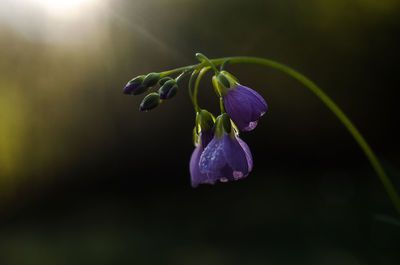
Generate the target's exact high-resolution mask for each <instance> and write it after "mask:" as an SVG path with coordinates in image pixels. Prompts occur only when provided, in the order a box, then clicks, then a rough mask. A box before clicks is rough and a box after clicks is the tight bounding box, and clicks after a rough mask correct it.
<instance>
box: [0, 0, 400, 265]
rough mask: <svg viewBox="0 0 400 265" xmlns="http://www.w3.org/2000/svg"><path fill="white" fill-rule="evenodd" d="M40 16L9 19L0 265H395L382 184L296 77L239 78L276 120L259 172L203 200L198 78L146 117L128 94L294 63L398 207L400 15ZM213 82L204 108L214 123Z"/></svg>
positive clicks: (233, 6) (139, 6)
mask: <svg viewBox="0 0 400 265" xmlns="http://www.w3.org/2000/svg"><path fill="white" fill-rule="evenodd" d="M32 1H33V0H21V1H15V2H14V1H9V0H6V1H5V3H3V4H2V6H0V264H5V265H9V264H41V265H43V264H398V262H399V260H400V255H399V253H400V251H399V248H400V247H399V239H400V226H399V223H398V222H399V221H396V219H397V220H398V215H397V214H396V212H395V211H394V208H393V206H392V205H391V202H390V200H389V198H388V196H387V194H386V193H385V191H384V188H383V186H382V184H381V183H380V181H379V179H378V177H377V176H376V175H375V173H374V171H373V170H372V168H371V166H370V165H369V164H368V161H367V159H366V158H365V156H364V155H363V153H362V151H361V150H360V148H359V147H358V146H357V144H356V142H355V141H354V140H353V139H352V137H351V136H350V134H349V133H348V132H347V131H346V129H345V128H344V127H343V126H342V125H341V124H340V122H339V121H338V120H337V119H336V118H335V116H334V115H333V114H332V113H331V112H330V111H329V110H328V109H327V108H326V107H325V106H324V105H323V104H322V103H321V102H320V101H319V100H318V99H317V98H316V97H315V96H314V95H313V94H311V93H310V92H309V91H308V90H307V88H305V87H303V86H302V85H301V84H299V83H297V82H296V81H294V80H293V79H291V78H290V77H288V76H286V75H284V74H283V73H280V72H277V71H276V70H272V69H267V68H262V67H260V66H251V65H232V66H229V67H228V70H229V71H230V72H232V73H233V74H234V75H235V76H237V77H238V78H239V79H240V82H241V83H242V84H245V85H247V86H249V87H251V88H253V89H255V90H257V91H258V92H259V93H260V94H262V95H263V96H264V98H265V99H266V101H267V103H268V105H269V112H268V113H267V114H266V115H265V116H264V117H262V118H261V120H260V122H259V125H258V127H257V128H256V130H254V131H252V132H249V133H242V134H241V137H242V138H243V139H244V140H245V141H246V142H247V143H248V145H249V146H250V148H251V150H252V152H253V156H254V165H255V167H254V170H253V172H252V173H251V174H250V175H249V177H248V178H247V179H244V180H241V181H238V182H233V183H225V184H221V183H218V184H216V185H215V186H205V185H203V186H200V187H198V188H196V189H193V188H191V186H190V176H189V166H188V164H189V158H190V155H191V152H192V151H193V144H192V129H193V124H194V112H193V110H192V106H191V103H190V100H189V97H188V94H187V91H186V84H187V79H186V80H184V82H182V83H181V85H180V91H179V94H178V95H177V96H176V97H175V98H174V99H173V100H171V101H166V102H163V103H162V105H160V106H159V107H158V108H157V109H155V110H153V111H151V112H147V113H141V112H139V111H138V106H139V104H140V101H141V99H142V96H138V97H133V96H125V95H123V94H122V88H123V86H124V85H125V83H126V82H127V81H128V80H129V79H131V78H132V77H134V76H137V75H140V74H146V73H148V72H160V71H165V70H168V69H172V68H175V67H180V66H184V65H188V64H194V63H196V59H195V57H194V54H195V53H196V52H202V53H204V54H206V55H207V56H208V57H210V58H217V57H224V56H235V55H247V56H259V57H264V58H269V59H273V60H276V61H279V62H282V63H284V64H286V65H289V66H291V67H293V68H295V69H297V70H299V71H300V72H302V73H303V74H305V75H306V76H308V77H309V78H311V79H312V80H313V81H315V82H316V83H317V84H318V85H320V86H321V87H322V88H323V89H324V91H325V92H327V94H328V95H330V96H331V98H332V99H333V100H334V101H335V102H336V103H338V105H339V106H340V107H341V108H342V109H343V110H344V112H345V113H347V114H348V116H349V117H350V119H351V120H352V121H353V122H354V123H355V124H356V126H357V127H358V128H359V129H360V131H361V133H362V134H363V135H364V136H365V137H366V139H367V141H368V142H369V143H370V144H371V147H372V148H373V149H374V150H375V152H376V154H377V155H378V157H379V158H380V159H381V161H382V163H383V164H384V166H385V168H386V169H387V171H388V174H389V176H390V178H391V179H392V181H393V183H394V184H395V186H396V189H397V190H398V191H399V188H398V187H399V185H400V174H399V171H398V170H399V162H400V155H399V153H398V150H399V147H400V142H399V139H398V135H399V129H398V128H397V125H398V124H397V123H398V113H399V112H398V97H396V96H395V95H396V92H397V90H398V88H399V81H400V80H399V79H400V78H399V74H398V61H399V58H400V56H399V55H400V51H399V48H398V47H399V39H400V38H399V29H400V20H399V14H400V12H399V11H400V4H399V2H398V1H395V0H382V1H373V0H350V1H349V0H325V1H319V0H285V1H282V0H266V1H261V0H260V1H238V0H229V1H228V0H226V1H211V0H209V1H208V0H207V1H183V0H169V1H162V0H158V1H144V0H135V1H127V0H125V1H123V0H118V1H105V0H97V1H96V0H87V1H88V2H87V3H86V4H85V5H82V6H81V7H79V10H75V9H72V8H71V10H68V11H65V10H64V11H62V12H61V11H60V10H58V9H57V10H48V9H45V8H43V6H42V5H40V4H37V3H35V2H34V1H33V2H32ZM49 11H50V12H49ZM210 78H211V75H207V76H206V78H204V79H203V81H202V85H201V87H200V98H199V102H200V105H201V106H202V107H207V109H209V110H210V111H213V112H214V113H215V114H217V111H218V101H217V99H216V97H215V96H214V93H213V89H212V86H211V81H210ZM396 222H397V223H396Z"/></svg>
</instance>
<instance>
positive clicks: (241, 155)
mask: <svg viewBox="0 0 400 265" xmlns="http://www.w3.org/2000/svg"><path fill="white" fill-rule="evenodd" d="M199 169H200V172H201V173H202V174H204V175H206V176H207V182H206V183H211V184H214V183H215V181H217V180H220V181H221V182H227V181H229V180H238V179H241V178H245V177H247V175H248V174H249V173H250V171H251V170H252V169H253V158H252V155H251V152H250V148H249V146H248V145H247V144H246V143H245V142H244V141H243V140H241V139H240V138H239V137H237V136H236V135H235V136H233V137H232V136H231V135H229V134H225V135H224V136H223V137H222V138H218V137H216V136H215V137H214V138H213V139H212V141H211V142H210V143H209V144H208V145H207V147H206V148H205V149H204V151H203V154H202V155H201V156H200V160H199Z"/></svg>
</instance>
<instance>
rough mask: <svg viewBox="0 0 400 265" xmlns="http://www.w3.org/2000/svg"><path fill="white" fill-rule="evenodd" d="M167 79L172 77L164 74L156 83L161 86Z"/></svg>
mask: <svg viewBox="0 0 400 265" xmlns="http://www.w3.org/2000/svg"><path fill="white" fill-rule="evenodd" d="M169 80H173V79H172V77H169V76H166V77H163V78H161V79H160V81H158V83H159V84H160V86H163V85H164V84H165V82H167V81H169Z"/></svg>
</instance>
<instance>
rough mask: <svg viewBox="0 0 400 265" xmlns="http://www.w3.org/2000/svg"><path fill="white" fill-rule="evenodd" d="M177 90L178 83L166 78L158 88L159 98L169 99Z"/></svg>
mask: <svg viewBox="0 0 400 265" xmlns="http://www.w3.org/2000/svg"><path fill="white" fill-rule="evenodd" d="M177 92H178V85H177V84H176V81H175V80H173V79H172V80H168V81H167V82H165V83H164V85H163V86H162V87H160V89H159V90H158V93H159V94H160V98H161V99H170V98H172V97H173V96H175V94H176V93H177Z"/></svg>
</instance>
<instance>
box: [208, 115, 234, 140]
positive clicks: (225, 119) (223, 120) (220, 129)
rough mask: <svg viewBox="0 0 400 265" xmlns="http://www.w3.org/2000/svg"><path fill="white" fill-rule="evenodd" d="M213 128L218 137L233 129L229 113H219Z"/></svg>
mask: <svg viewBox="0 0 400 265" xmlns="http://www.w3.org/2000/svg"><path fill="white" fill-rule="evenodd" d="M213 129H214V134H215V135H216V136H217V137H218V138H221V137H222V136H224V134H230V133H231V132H232V131H233V130H232V124H231V119H230V117H229V115H228V114H227V113H223V114H221V115H219V116H218V117H217V119H216V121H215V125H214V128H213Z"/></svg>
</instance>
